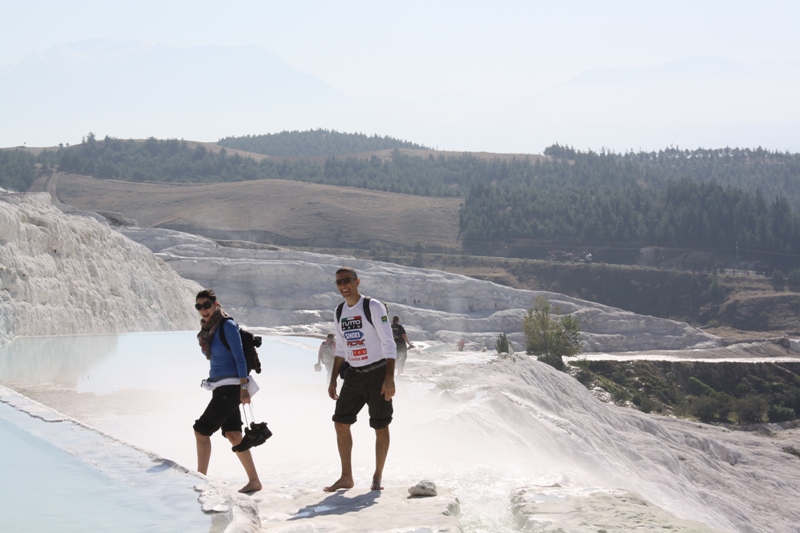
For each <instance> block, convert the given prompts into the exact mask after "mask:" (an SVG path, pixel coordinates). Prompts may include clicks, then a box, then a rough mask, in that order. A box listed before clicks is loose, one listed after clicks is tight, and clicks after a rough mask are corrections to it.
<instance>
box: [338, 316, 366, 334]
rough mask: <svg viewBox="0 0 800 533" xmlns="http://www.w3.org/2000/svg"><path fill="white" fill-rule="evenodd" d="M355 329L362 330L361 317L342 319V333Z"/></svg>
mask: <svg viewBox="0 0 800 533" xmlns="http://www.w3.org/2000/svg"><path fill="white" fill-rule="evenodd" d="M354 329H361V317H360V316H354V317H353V318H343V319H342V331H352V330H354Z"/></svg>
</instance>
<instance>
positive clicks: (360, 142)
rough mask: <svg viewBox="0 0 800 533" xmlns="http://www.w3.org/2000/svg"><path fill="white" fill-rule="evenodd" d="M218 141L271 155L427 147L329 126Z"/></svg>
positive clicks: (339, 153) (221, 143)
mask: <svg viewBox="0 0 800 533" xmlns="http://www.w3.org/2000/svg"><path fill="white" fill-rule="evenodd" d="M218 144H219V145H220V146H225V147H226V148H236V149H239V150H245V151H247V152H254V153H256V154H264V155H271V156H320V155H322V156H331V155H345V154H357V153H362V152H373V151H376V150H394V149H398V148H415V149H420V148H425V147H424V146H422V145H419V144H416V143H412V142H409V141H401V140H399V139H395V138H393V137H389V136H384V137H381V136H379V135H371V136H370V135H365V134H363V133H342V132H338V131H336V130H327V129H316V130H309V131H282V132H280V133H269V134H265V135H243V136H241V137H223V138H222V139H220V140H219V143H218Z"/></svg>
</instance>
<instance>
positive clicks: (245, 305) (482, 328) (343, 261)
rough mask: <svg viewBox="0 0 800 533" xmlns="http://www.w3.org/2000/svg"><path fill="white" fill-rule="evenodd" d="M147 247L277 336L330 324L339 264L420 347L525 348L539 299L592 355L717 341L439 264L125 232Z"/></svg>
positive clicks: (683, 327) (679, 325)
mask: <svg viewBox="0 0 800 533" xmlns="http://www.w3.org/2000/svg"><path fill="white" fill-rule="evenodd" d="M119 231H121V232H122V233H123V234H125V235H126V236H128V237H130V238H131V239H133V240H135V241H137V242H140V243H142V244H144V245H145V246H148V247H149V248H150V249H152V250H153V251H154V252H156V253H157V255H158V256H159V257H160V258H162V259H163V260H164V261H166V262H167V263H168V264H169V265H170V266H171V267H172V268H174V269H175V270H176V271H177V272H178V273H179V274H180V275H181V276H183V277H185V278H188V279H191V280H194V281H196V282H198V283H200V284H201V285H203V286H205V287H210V288H213V289H214V290H215V291H216V292H217V295H218V296H219V298H220V301H221V302H222V304H223V306H224V307H225V308H226V309H227V310H228V311H229V312H230V313H231V314H232V315H233V316H234V317H236V318H237V319H238V320H239V321H241V322H243V323H244V324H247V325H250V326H257V327H263V328H266V329H267V330H270V331H272V332H275V333H287V334H289V333H294V334H306V335H323V334H325V333H327V332H328V331H330V330H331V328H332V323H333V310H334V308H335V307H336V306H337V305H338V304H339V302H341V297H340V296H339V294H338V292H337V291H336V288H335V285H334V284H333V279H334V273H335V271H336V269H337V268H338V267H340V266H344V265H347V266H351V267H353V268H355V269H356V270H357V272H358V275H359V277H360V278H361V286H360V290H361V293H362V294H364V295H367V296H373V297H375V298H378V299H379V300H381V301H383V302H385V303H387V304H388V305H389V312H390V314H392V315H394V314H397V315H399V316H400V317H401V322H402V324H403V325H404V326H405V328H406V330H407V331H408V333H409V335H408V336H409V339H410V340H411V341H412V342H413V343H415V344H416V343H417V342H420V341H422V342H425V341H427V342H433V343H442V344H446V345H449V346H454V345H455V343H456V342H457V341H458V339H459V338H461V337H464V339H465V340H466V341H467V346H466V349H467V350H475V349H480V348H481V347H483V346H485V347H487V348H489V349H490V350H494V343H495V340H496V338H497V335H499V334H500V333H503V332H504V333H506V334H508V337H509V339H510V340H511V341H512V343H513V344H514V348H515V349H516V350H519V351H524V347H525V341H524V335H523V332H522V317H523V315H524V314H525V312H526V311H527V310H528V309H529V308H530V307H531V306H532V305H533V302H534V300H535V299H536V296H537V295H542V296H544V297H546V298H547V299H548V300H549V301H550V303H551V305H552V307H553V308H554V309H555V308H556V307H558V308H559V309H560V310H561V312H562V313H572V314H574V315H575V316H576V317H577V318H578V319H579V320H580V324H581V330H582V332H583V341H584V349H585V351H587V352H620V351H632V350H650V349H663V350H681V349H687V348H699V347H711V346H717V345H719V339H718V338H716V337H714V336H712V335H709V334H707V333H705V332H703V331H700V330H698V329H696V328H693V327H691V326H689V325H688V324H686V323H683V322H677V321H674V320H666V319H661V318H655V317H651V316H643V315H637V314H634V313H630V312H627V311H622V310H620V309H617V308H613V307H609V306H605V305H601V304H597V303H593V302H588V301H585V300H580V299H577V298H571V297H568V296H565V295H563V294H557V293H552V292H544V291H526V290H519V289H513V288H510V287H504V286H501V285H497V284H495V283H492V282H489V281H482V280H476V279H472V278H469V277H466V276H460V275H457V274H450V273H446V272H441V271H436V270H424V269H419V268H413V267H404V266H399V265H395V264H391V263H383V262H379V261H368V260H362V259H354V258H350V259H347V258H341V257H337V256H331V255H322V254H313V253H307V252H296V251H290V250H280V249H276V248H274V247H264V248H263V249H247V248H235V247H227V246H218V245H217V244H215V243H214V242H213V241H211V240H208V239H203V238H201V237H197V236H194V235H186V234H183V233H179V232H175V231H170V230H163V229H142V228H127V227H126V228H120V229H119Z"/></svg>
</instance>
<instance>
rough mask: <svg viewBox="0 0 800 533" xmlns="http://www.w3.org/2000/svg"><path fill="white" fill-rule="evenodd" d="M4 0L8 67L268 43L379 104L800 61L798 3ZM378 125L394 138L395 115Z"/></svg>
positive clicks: (2, 56) (1, 50)
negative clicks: (66, 56) (99, 42)
mask: <svg viewBox="0 0 800 533" xmlns="http://www.w3.org/2000/svg"><path fill="white" fill-rule="evenodd" d="M0 6H2V8H1V9H0V67H2V66H5V65H14V64H16V63H18V62H19V61H20V60H22V59H23V58H24V57H25V56H26V55H28V54H30V53H32V52H41V51H44V50H46V49H48V48H49V47H51V46H54V45H59V44H65V43H71V42H75V41H80V40H85V39H94V38H106V39H126V40H127V39H135V40H147V41H152V42H156V43H160V44H167V45H172V46H177V47H186V46H192V45H201V44H214V45H231V46H232V45H256V46H259V47H262V48H265V49H267V50H269V51H271V52H273V53H275V54H276V55H278V56H279V57H281V58H282V59H284V60H285V61H286V62H287V63H289V64H290V65H291V66H293V67H295V68H297V69H300V70H302V71H304V72H307V73H310V74H313V75H314V76H317V77H319V78H321V79H322V80H324V81H326V82H328V83H330V84H332V85H333V86H335V87H336V88H338V89H339V90H340V91H341V92H343V93H345V94H347V95H349V96H355V97H360V98H374V99H427V98H435V97H441V96H469V97H530V96H534V95H536V94H537V93H539V92H541V91H543V90H546V89H548V88H551V87H554V86H557V85H558V84H560V83H563V82H566V81H568V80H570V79H571V78H573V77H574V76H576V75H579V74H581V73H583V72H586V71H591V70H596V69H605V68H614V67H627V68H630V67H657V66H660V65H663V64H665V63H669V62H672V61H676V60H680V59H684V58H692V57H714V58H724V59H728V60H732V61H735V62H738V63H743V64H746V65H755V64H761V63H786V62H794V63H795V64H796V63H797V62H798V61H800V31H798V21H800V2H795V1H790V0H784V1H759V2H755V1H730V0H726V1H701V0H693V1H682V0H669V1H646V0H639V1H598V0H591V1H553V0H548V1H541V2H540V1H528V2H523V1H502V0H499V1H498V0H493V1H482V2H476V1H464V0H461V1H435V0H427V1H403V2H381V1H378V0H371V1H321V0H320V1H302V0H293V1H291V2H289V1H281V2H276V1H263V0H262V1H257V0H244V1H237V0H232V1H228V2H220V1H208V0H191V1H169V0H158V1H151V0H137V1H125V2H121V1H109V0H59V1H56V0H53V1H47V0H25V1H17V0H14V1H11V0H0ZM795 105H796V104H795ZM320 126H325V127H331V126H334V125H330V124H321V125H320ZM253 133H259V132H253ZM261 133H263V132H261ZM366 133H380V134H389V135H393V134H395V135H396V133H395V132H394V131H393V128H392V125H391V124H386V125H385V126H384V127H383V128H382V130H381V131H373V132H369V131H368V132H366ZM440 137H441V136H439V137H437V136H435V135H434V140H435V141H436V142H437V143H438V142H439V141H440ZM411 140H418V141H419V142H426V139H411ZM554 140H557V139H554ZM565 140H567V141H568V140H569V139H565ZM442 144H447V143H446V142H445V141H442ZM473 144H474V143H473ZM578 144H580V143H578ZM606 144H609V143H606ZM664 144H669V142H665V143H664ZM599 146H600V144H599V143H596V144H595V148H598V147H599ZM487 147H488V146H487ZM627 147H628V146H620V147H618V148H619V149H624V148H627ZM449 148H460V147H456V146H453V147H449ZM488 148H491V149H498V148H500V149H502V147H497V146H491V147H488ZM509 148H510V149H513V148H514V147H512V146H509ZM775 148H779V149H784V148H788V146H786V147H783V146H776V147H775ZM464 149H475V147H474V146H468V147H464Z"/></svg>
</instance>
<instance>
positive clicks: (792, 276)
mask: <svg viewBox="0 0 800 533" xmlns="http://www.w3.org/2000/svg"><path fill="white" fill-rule="evenodd" d="M786 284H787V285H788V286H789V290H792V291H794V292H800V269H798V268H795V269H794V270H792V271H791V272H789V275H788V276H786Z"/></svg>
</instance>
